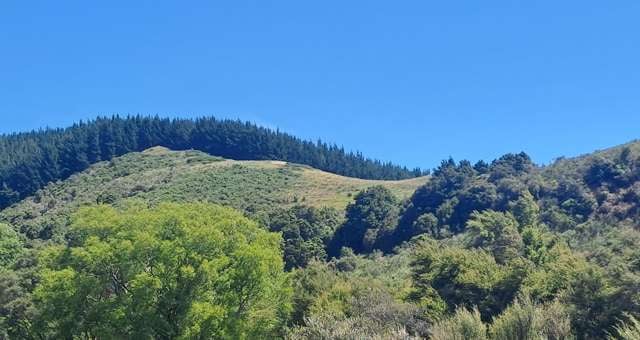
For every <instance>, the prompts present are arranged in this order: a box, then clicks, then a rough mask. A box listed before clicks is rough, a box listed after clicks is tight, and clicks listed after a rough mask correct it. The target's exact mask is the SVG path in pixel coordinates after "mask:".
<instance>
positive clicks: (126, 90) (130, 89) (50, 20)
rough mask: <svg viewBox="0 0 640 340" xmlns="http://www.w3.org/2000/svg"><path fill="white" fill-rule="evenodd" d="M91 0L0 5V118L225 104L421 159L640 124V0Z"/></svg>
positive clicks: (165, 111)
mask: <svg viewBox="0 0 640 340" xmlns="http://www.w3.org/2000/svg"><path fill="white" fill-rule="evenodd" d="M96 3H98V1H92V2H87V1H41V2H38V1H24V0H21V1H18V0H16V1H14V0H6V1H2V2H0V132H2V133H6V132H13V131H22V130H28V129H34V128H38V127H42V126H65V125H68V124H70V123H71V122H73V121H77V120H79V119H83V118H89V117H93V116H96V115H109V114H113V113H120V114H136V113H141V114H159V115H166V116H180V117H192V116H200V115H217V116H221V117H233V118H235V117H238V118H241V119H247V120H252V121H255V122H257V123H259V124H263V125H267V126H270V127H278V128H280V129H282V130H285V131H288V132H291V133H293V134H296V135H299V136H301V137H305V138H311V139H316V138H318V137H321V138H323V139H325V140H327V141H330V142H335V143H338V144H342V145H344V146H345V147H347V148H350V149H358V150H361V151H363V152H364V153H365V154H366V155H368V156H372V157H376V158H380V159H383V160H391V161H394V162H396V163H400V164H404V165H408V166H422V167H426V168H430V167H433V166H435V165H437V164H438V163H439V161H440V160H441V159H443V158H446V157H449V156H453V157H454V158H456V159H461V158H467V159H471V160H474V161H475V160H478V159H486V160H490V159H493V158H495V157H497V156H499V155H500V154H503V153H506V152H515V151H526V152H528V153H529V154H530V155H531V156H532V157H533V158H534V160H536V161H537V162H540V163H545V162H548V161H550V160H551V159H553V158H554V157H557V156H561V155H568V156H571V155H577V154H581V153H585V152H589V151H591V150H593V149H598V148H604V147H607V146H612V145H615V144H619V143H623V142H625V141H628V140H631V139H636V138H640V128H639V127H640V20H639V19H638V18H640V2H638V1H624V0H621V1H589V0H586V1H585V0H583V1H573V0H566V1H462V0H459V1H455V0H454V1H371V0H369V1H355V0H350V1H266V0H262V1H241V0H237V1H158V0H155V1H114V0H112V1H101V2H100V3H101V4H99V5H97V4H96ZM134 3H135V4H134Z"/></svg>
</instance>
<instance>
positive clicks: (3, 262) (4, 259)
mask: <svg viewBox="0 0 640 340" xmlns="http://www.w3.org/2000/svg"><path fill="white" fill-rule="evenodd" d="M22 248H23V244H22V241H21V240H20V235H19V234H18V233H17V232H15V230H13V228H11V227H10V226H8V225H6V224H2V223H0V268H4V267H8V266H9V265H11V264H12V263H13V261H15V259H16V258H17V257H18V256H19V255H20V253H21V252H22Z"/></svg>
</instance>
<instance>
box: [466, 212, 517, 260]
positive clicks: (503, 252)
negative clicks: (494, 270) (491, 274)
mask: <svg viewBox="0 0 640 340" xmlns="http://www.w3.org/2000/svg"><path fill="white" fill-rule="evenodd" d="M467 229H468V231H469V233H468V234H469V238H470V240H469V244H470V245H471V246H472V247H475V248H481V249H485V250H487V251H489V252H491V254H493V257H494V258H495V259H496V261H497V262H498V263H501V264H504V263H507V262H508V261H509V260H512V259H515V258H517V257H518V256H519V255H520V254H521V253H522V248H523V243H522V237H521V236H520V234H519V233H518V222H517V221H516V220H515V218H514V217H513V215H511V214H510V213H501V212H497V211H493V210H486V211H483V212H475V213H473V214H471V218H470V219H469V221H468V222H467Z"/></svg>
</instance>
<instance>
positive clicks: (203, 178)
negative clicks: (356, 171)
mask: <svg viewBox="0 0 640 340" xmlns="http://www.w3.org/2000/svg"><path fill="white" fill-rule="evenodd" d="M426 180H427V179H426V177H420V178H414V179H409V180H401V181H378V180H363V179H356V178H350V177H344V176H339V175H335V174H331V173H328V172H324V171H320V170H317V169H313V168H311V167H308V166H303V165H298V164H291V163H286V162H278V161H235V160H227V159H223V158H219V157H213V156H210V155H208V154H205V153H202V152H199V151H170V150H168V149H166V148H161V147H155V148H151V149H148V150H146V151H144V152H140V153H130V154H127V155H125V156H122V157H119V158H115V159H113V160H112V161H109V162H102V163H98V164H96V165H94V166H92V167H91V168H89V169H88V170H86V171H84V172H81V173H79V174H76V175H73V176H72V177H70V178H69V179H68V180H66V181H62V182H58V183H53V184H50V185H48V186H47V187H45V188H44V189H42V190H40V191H38V192H37V193H36V194H35V195H34V196H32V197H30V198H27V199H25V200H24V201H22V202H20V203H18V204H16V205H14V206H12V207H10V208H8V209H5V210H4V211H2V212H1V213H0V221H4V222H8V223H10V224H12V225H14V226H17V227H18V228H19V229H21V230H22V231H23V232H24V233H25V234H27V235H28V236H30V237H33V238H49V237H55V236H56V235H52V233H54V234H55V232H52V231H53V230H56V229H57V228H56V227H57V226H60V225H64V224H66V223H67V222H66V219H67V218H68V216H69V214H70V213H71V212H73V211H75V210H76V209H77V208H78V207H80V206H82V205H87V204H92V203H96V202H101V203H110V204H115V205H119V204H120V203H121V202H123V201H124V200H126V199H141V200H143V201H145V202H150V203H152V204H153V203H157V202H160V201H169V202H189V201H208V202H214V203H219V204H223V205H227V206H232V207H234V208H238V209H241V210H243V211H246V212H248V213H255V212H261V211H268V210H270V209H272V208H274V207H282V206H290V205H294V204H296V203H304V204H306V205H311V206H330V207H335V208H338V209H344V208H345V207H346V205H347V203H348V202H349V201H350V200H351V199H352V196H353V195H354V194H355V193H357V192H358V191H360V190H362V189H364V188H367V187H370V186H373V185H383V186H385V187H387V188H389V189H391V190H392V191H393V192H394V193H395V194H396V195H397V196H398V197H400V198H406V197H408V196H410V195H411V194H412V193H413V191H414V190H415V189H416V188H417V187H418V186H420V185H422V184H424V183H425V182H426Z"/></svg>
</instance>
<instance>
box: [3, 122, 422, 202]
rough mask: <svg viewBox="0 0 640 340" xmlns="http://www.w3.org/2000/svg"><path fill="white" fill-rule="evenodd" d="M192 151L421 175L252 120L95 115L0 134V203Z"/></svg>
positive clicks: (372, 173) (379, 174)
mask: <svg viewBox="0 0 640 340" xmlns="http://www.w3.org/2000/svg"><path fill="white" fill-rule="evenodd" d="M157 145H161V146H165V147H167V148H170V149H174V150H187V149H195V150H200V151H204V152H207V153H210V154H212V155H216V156H221V157H225V158H232V159H238V160H248V159H255V160H281V161H287V162H293V163H301V164H306V165H309V166H312V167H315V168H318V169H321V170H325V171H329V172H333V173H336V174H340V175H344V176H350V177H358V178H364V179H404V178H411V177H417V176H420V175H422V174H423V173H422V171H421V170H420V169H414V170H409V169H407V168H405V167H400V166H397V165H394V164H391V163H382V162H380V161H377V160H372V159H369V158H365V157H364V156H363V155H362V154H361V153H353V152H347V151H345V150H344V148H342V147H338V146H336V145H329V144H326V143H324V142H322V141H318V142H316V143H314V142H310V141H305V140H302V139H300V138H296V137H294V136H291V135H289V134H286V133H283V132H280V131H273V130H270V129H267V128H264V127H259V126H256V125H255V124H253V123H249V122H241V121H235V120H219V119H215V118H210V117H209V118H199V119H196V120H191V119H166V118H159V117H142V116H135V117H125V118H123V117H119V116H113V117H110V118H97V119H96V120H93V121H90V122H85V123H83V122H81V123H78V124H75V125H74V126H72V127H69V128H66V129H47V130H40V131H34V132H29V133H20V134H13V135H6V136H0V208H4V207H7V206H9V205H11V204H12V203H14V202H17V201H19V200H20V199H22V198H24V197H26V196H28V195H31V194H33V193H34V192H35V191H37V190H38V189H40V188H42V187H43V186H44V185H46V184H47V183H49V182H51V181H56V180H60V179H65V178H67V177H69V176H70V175H72V174H74V173H76V172H79V171H82V170H85V169H86V168H88V167H89V165H91V164H93V163H96V162H99V161H108V160H111V159H112V158H113V157H117V156H120V155H123V154H126V153H129V152H133V151H142V150H145V149H147V148H150V147H153V146H157Z"/></svg>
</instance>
